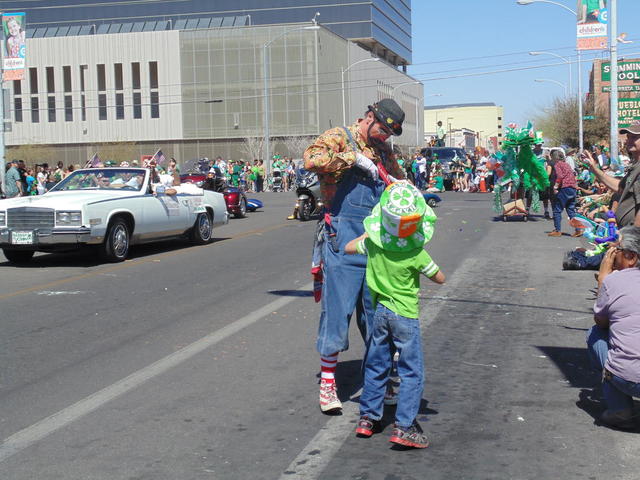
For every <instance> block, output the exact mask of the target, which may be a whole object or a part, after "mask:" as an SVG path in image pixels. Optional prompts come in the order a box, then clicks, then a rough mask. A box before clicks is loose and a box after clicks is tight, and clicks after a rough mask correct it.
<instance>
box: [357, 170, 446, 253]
mask: <svg viewBox="0 0 640 480" xmlns="http://www.w3.org/2000/svg"><path fill="white" fill-rule="evenodd" d="M437 218H438V217H436V214H435V213H434V212H433V210H432V209H431V207H429V206H428V205H427V203H426V202H425V200H424V197H423V196H422V194H421V193H420V191H419V190H418V189H417V188H416V187H414V186H413V185H411V184H409V183H406V182H396V183H392V184H391V185H389V186H388V187H387V188H386V189H385V190H384V192H382V196H381V197H380V202H379V203H378V204H377V205H376V206H375V207H374V208H373V211H372V212H371V215H369V216H368V217H367V218H365V219H364V229H365V231H366V232H367V234H369V238H370V239H371V241H372V242H373V243H375V244H376V245H377V246H378V247H380V248H382V249H383V250H389V251H392V252H406V251H411V250H416V249H418V248H422V247H423V246H424V245H425V244H426V243H427V242H428V241H429V240H431V237H432V236H433V233H434V231H435V226H434V224H435V222H436V220H437Z"/></svg>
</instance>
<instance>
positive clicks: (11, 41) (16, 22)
mask: <svg viewBox="0 0 640 480" xmlns="http://www.w3.org/2000/svg"><path fill="white" fill-rule="evenodd" d="M2 28H3V30H4V38H5V41H4V46H3V48H4V51H3V52H2V54H3V59H2V79H3V80H5V81H7V80H22V79H23V78H24V69H25V63H26V50H27V47H26V42H25V15H24V13H5V14H4V15H2Z"/></svg>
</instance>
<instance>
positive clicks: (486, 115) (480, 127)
mask: <svg viewBox="0 0 640 480" xmlns="http://www.w3.org/2000/svg"><path fill="white" fill-rule="evenodd" d="M503 117H504V109H503V107H502V106H500V105H496V104H495V103H463V104H452V105H434V106H429V107H425V109H424V125H425V142H428V141H429V140H430V139H431V137H435V135H436V128H437V124H438V122H439V121H441V122H442V126H443V128H444V129H445V130H446V132H447V138H446V141H445V144H446V145H447V146H452V147H462V148H466V146H468V145H469V140H468V138H467V137H468V133H469V132H468V131H471V132H473V133H474V134H475V135H476V138H477V140H478V141H477V143H476V144H477V145H480V146H483V147H485V148H488V149H490V150H492V149H494V150H495V149H498V148H500V146H501V145H502V134H503V120H502V119H503ZM465 130H466V134H465ZM460 142H463V144H462V145H460Z"/></svg>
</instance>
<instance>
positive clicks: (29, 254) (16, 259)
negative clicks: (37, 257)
mask: <svg viewBox="0 0 640 480" xmlns="http://www.w3.org/2000/svg"><path fill="white" fill-rule="evenodd" d="M2 253H4V256H5V257H7V260H9V262H11V263H17V264H21V263H28V262H29V260H31V258H33V254H34V253H35V252H34V251H33V250H8V249H3V250H2Z"/></svg>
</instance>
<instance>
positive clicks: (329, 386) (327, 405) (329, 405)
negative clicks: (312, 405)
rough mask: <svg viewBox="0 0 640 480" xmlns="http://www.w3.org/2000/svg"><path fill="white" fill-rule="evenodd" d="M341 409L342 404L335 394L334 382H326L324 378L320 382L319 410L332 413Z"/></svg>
mask: <svg viewBox="0 0 640 480" xmlns="http://www.w3.org/2000/svg"><path fill="white" fill-rule="evenodd" d="M341 409H342V402H341V401H340V399H339V398H338V392H336V382H327V381H326V380H325V379H324V378H323V379H322V380H321V381H320V410H322V411H323V412H333V411H337V410H341Z"/></svg>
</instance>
